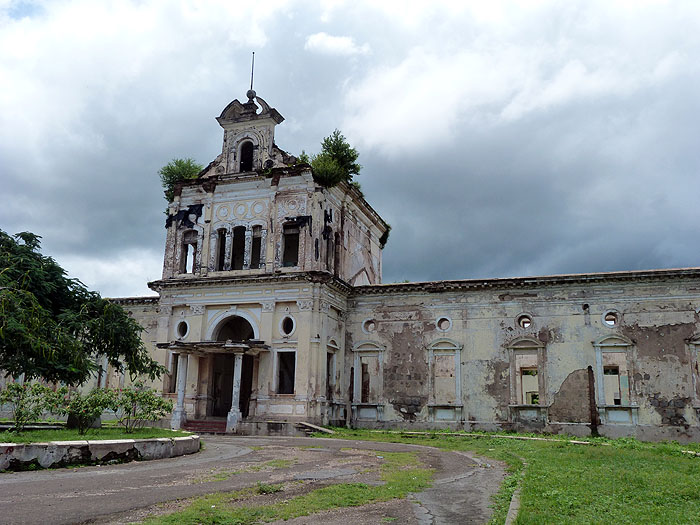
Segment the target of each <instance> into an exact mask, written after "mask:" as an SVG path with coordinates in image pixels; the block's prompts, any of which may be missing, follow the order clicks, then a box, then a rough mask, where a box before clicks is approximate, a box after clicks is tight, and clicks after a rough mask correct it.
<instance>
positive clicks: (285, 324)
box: [280, 316, 294, 335]
mask: <svg viewBox="0 0 700 525" xmlns="http://www.w3.org/2000/svg"><path fill="white" fill-rule="evenodd" d="M280 328H281V330H282V335H292V332H294V319H292V318H291V317H290V316H287V317H285V318H284V319H282V323H281V324H280Z"/></svg>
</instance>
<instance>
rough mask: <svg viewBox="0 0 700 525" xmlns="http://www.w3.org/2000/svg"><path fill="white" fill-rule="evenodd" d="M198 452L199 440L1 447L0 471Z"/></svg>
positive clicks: (21, 444) (128, 440)
mask: <svg viewBox="0 0 700 525" xmlns="http://www.w3.org/2000/svg"><path fill="white" fill-rule="evenodd" d="M198 451H199V436H196V435H195V436H186V437H176V438H155V439H112V440H98V441H51V442H50V443H29V444H23V443H0V470H26V469H27V468H29V467H30V466H31V465H36V466H39V467H43V468H49V467H65V466H68V465H78V464H85V463H107V462H110V461H131V460H135V459H138V460H150V459H164V458H172V457H175V456H182V455H185V454H194V453H195V452H198Z"/></svg>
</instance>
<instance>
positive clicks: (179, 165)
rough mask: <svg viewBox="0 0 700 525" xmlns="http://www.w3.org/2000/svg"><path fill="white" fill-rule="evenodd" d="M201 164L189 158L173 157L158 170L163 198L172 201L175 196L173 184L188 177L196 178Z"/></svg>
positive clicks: (175, 184) (200, 169)
mask: <svg viewBox="0 0 700 525" xmlns="http://www.w3.org/2000/svg"><path fill="white" fill-rule="evenodd" d="M202 169H203V166H202V165H201V164H198V163H197V162H195V161H194V160H193V159H191V158H186V159H173V160H171V161H170V162H168V163H167V164H166V165H165V166H163V167H162V168H161V169H160V170H158V174H159V175H160V182H161V184H162V185H163V190H164V191H165V200H166V201H168V203H170V202H172V200H173V198H174V197H175V186H177V185H178V184H179V183H181V182H184V181H186V180H190V179H196V178H197V175H199V173H200V172H201V171H202Z"/></svg>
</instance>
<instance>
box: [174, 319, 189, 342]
mask: <svg viewBox="0 0 700 525" xmlns="http://www.w3.org/2000/svg"><path fill="white" fill-rule="evenodd" d="M189 329H190V327H189V326H187V322H186V321H180V322H179V323H177V328H176V331H177V336H178V337H179V338H180V339H182V338H183V337H185V336H186V335H187V332H188V331H189Z"/></svg>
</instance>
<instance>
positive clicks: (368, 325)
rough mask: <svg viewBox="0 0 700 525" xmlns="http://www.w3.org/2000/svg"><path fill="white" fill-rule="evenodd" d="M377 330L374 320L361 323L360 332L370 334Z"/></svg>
mask: <svg viewBox="0 0 700 525" xmlns="http://www.w3.org/2000/svg"><path fill="white" fill-rule="evenodd" d="M376 329H377V323H375V322H374V319H367V320H366V321H365V322H363V323H362V330H364V331H365V333H368V334H370V333H372V332H374V331H375V330H376Z"/></svg>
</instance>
